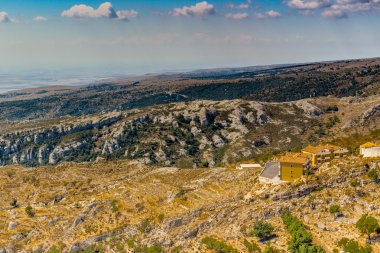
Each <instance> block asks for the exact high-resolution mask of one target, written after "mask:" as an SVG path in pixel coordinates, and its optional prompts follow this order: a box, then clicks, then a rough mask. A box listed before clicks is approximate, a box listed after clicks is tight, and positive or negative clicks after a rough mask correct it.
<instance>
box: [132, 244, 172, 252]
mask: <svg viewBox="0 0 380 253" xmlns="http://www.w3.org/2000/svg"><path fill="white" fill-rule="evenodd" d="M133 252H135V253H162V252H164V250H163V248H162V246H161V245H153V246H150V247H143V248H139V247H138V248H135V249H134V251H133Z"/></svg>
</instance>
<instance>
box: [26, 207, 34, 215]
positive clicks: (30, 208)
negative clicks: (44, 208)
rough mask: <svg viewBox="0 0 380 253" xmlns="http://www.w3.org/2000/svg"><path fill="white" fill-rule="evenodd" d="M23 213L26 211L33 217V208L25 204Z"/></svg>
mask: <svg viewBox="0 0 380 253" xmlns="http://www.w3.org/2000/svg"><path fill="white" fill-rule="evenodd" d="M25 213H26V214H27V215H28V216H29V217H34V215H35V213H34V210H33V207H31V206H27V207H25Z"/></svg>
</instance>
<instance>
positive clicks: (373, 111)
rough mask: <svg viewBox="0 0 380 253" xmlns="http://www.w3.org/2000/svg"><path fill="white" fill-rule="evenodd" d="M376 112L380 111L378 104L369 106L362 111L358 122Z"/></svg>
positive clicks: (362, 121) (365, 119)
mask: <svg viewBox="0 0 380 253" xmlns="http://www.w3.org/2000/svg"><path fill="white" fill-rule="evenodd" d="M377 113H380V104H377V105H374V106H372V107H371V108H369V109H368V110H367V111H366V112H364V113H363V115H362V117H361V119H360V122H361V123H364V122H365V121H367V120H369V119H370V118H372V117H373V116H374V115H375V114H377Z"/></svg>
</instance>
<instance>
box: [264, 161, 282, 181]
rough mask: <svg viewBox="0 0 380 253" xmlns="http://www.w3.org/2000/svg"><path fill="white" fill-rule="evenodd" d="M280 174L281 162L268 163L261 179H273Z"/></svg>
mask: <svg viewBox="0 0 380 253" xmlns="http://www.w3.org/2000/svg"><path fill="white" fill-rule="evenodd" d="M279 174H280V163H279V162H268V163H266V164H265V169H264V170H263V172H261V174H260V177H265V178H268V179H273V178H275V177H276V176H278V175H279Z"/></svg>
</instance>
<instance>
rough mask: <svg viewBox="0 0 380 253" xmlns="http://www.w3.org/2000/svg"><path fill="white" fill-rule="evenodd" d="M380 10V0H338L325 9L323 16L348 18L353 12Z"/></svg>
mask: <svg viewBox="0 0 380 253" xmlns="http://www.w3.org/2000/svg"><path fill="white" fill-rule="evenodd" d="M374 11H380V0H336V2H335V3H334V4H332V5H331V6H329V7H328V8H326V9H324V10H323V12H322V16H324V17H326V18H346V17H348V16H349V14H352V13H363V12H374Z"/></svg>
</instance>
